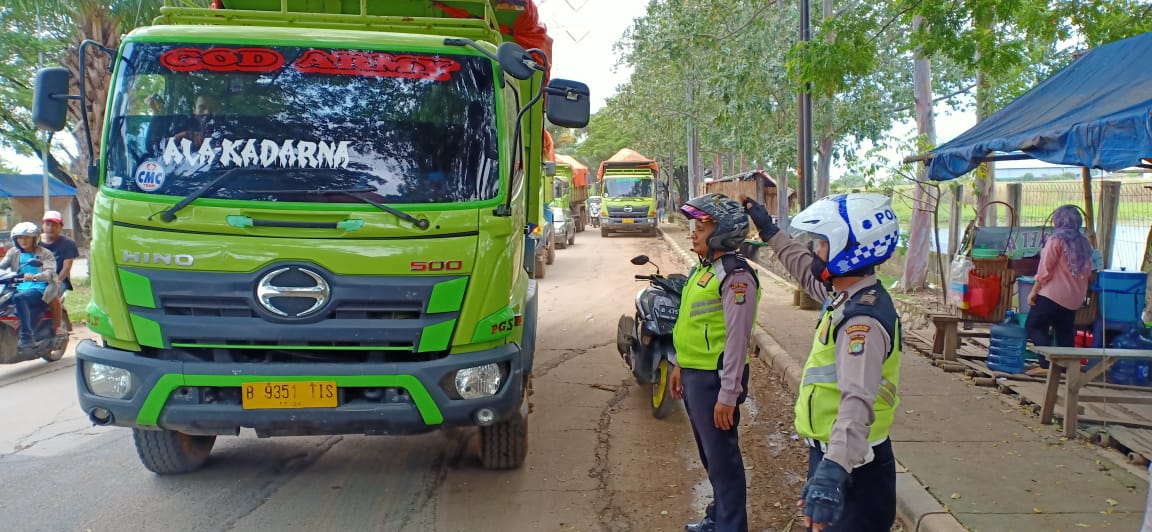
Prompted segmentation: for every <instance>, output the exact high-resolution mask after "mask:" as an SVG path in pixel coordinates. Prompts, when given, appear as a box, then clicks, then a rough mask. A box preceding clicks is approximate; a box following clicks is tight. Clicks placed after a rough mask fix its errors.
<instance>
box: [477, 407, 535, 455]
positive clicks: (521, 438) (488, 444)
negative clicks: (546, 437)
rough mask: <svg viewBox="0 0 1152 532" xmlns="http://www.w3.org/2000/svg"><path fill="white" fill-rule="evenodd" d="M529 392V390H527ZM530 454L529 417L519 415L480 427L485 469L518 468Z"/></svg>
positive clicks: (481, 451) (481, 449) (481, 452)
mask: <svg viewBox="0 0 1152 532" xmlns="http://www.w3.org/2000/svg"><path fill="white" fill-rule="evenodd" d="M525 393H527V392H525ZM526 456H528V418H527V417H520V416H519V415H517V416H516V417H515V418H512V419H509V420H507V421H502V422H500V423H497V424H495V425H491V426H488V427H480V465H482V466H483V467H484V469H516V468H518V467H520V466H521V465H523V464H524V458H525V457H526Z"/></svg>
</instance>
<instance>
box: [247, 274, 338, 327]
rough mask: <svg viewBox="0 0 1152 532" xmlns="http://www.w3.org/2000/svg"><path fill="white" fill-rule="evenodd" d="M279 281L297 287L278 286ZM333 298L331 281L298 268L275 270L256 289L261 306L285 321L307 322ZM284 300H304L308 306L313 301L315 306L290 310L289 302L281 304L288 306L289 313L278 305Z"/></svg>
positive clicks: (294, 306) (300, 306)
mask: <svg viewBox="0 0 1152 532" xmlns="http://www.w3.org/2000/svg"><path fill="white" fill-rule="evenodd" d="M300 274H303V275H300ZM277 278H280V279H281V281H288V282H291V283H292V284H293V285H294V286H283V285H277V284H276V279H277ZM330 294H331V289H330V288H329V287H328V281H325V280H324V278H323V277H321V276H320V274H318V273H316V272H314V271H312V270H309V269H306V268H300V267H298V266H291V267H287V268H277V269H275V270H272V271H270V272H268V273H267V274H266V275H264V277H261V278H260V282H259V283H258V284H257V285H256V300H257V301H259V302H260V306H262V307H264V309H265V310H267V311H268V312H271V313H273V314H275V315H277V316H283V317H285V318H304V317H307V316H310V315H312V314H314V313H316V311H318V310H320V308H321V307H323V306H324V304H325V303H327V302H328V297H329V295H330ZM282 299H302V300H305V301H303V302H304V303H305V304H307V303H308V301H307V300H311V305H310V306H307V307H305V306H304V305H291V306H289V304H290V303H289V302H285V301H280V303H281V304H285V306H288V310H285V309H283V308H281V307H280V306H278V305H277V304H276V301H277V300H282ZM300 309H303V310H300Z"/></svg>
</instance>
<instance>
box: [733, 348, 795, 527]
mask: <svg viewBox="0 0 1152 532" xmlns="http://www.w3.org/2000/svg"><path fill="white" fill-rule="evenodd" d="M752 368H753V373H752V379H751V383H750V384H749V388H750V391H749V396H750V397H749V401H748V403H747V404H746V406H747V407H748V408H746V410H745V416H746V417H745V419H746V420H747V422H745V423H743V425H744V427H743V430H742V431H741V441H740V447H741V450H742V451H743V452H744V467H745V468H746V469H748V472H747V474H748V484H749V486H748V513H749V516H748V518H749V529H750V530H765V531H767V530H779V531H786V530H802V529H803V524H804V523H803V521H804V518H803V517H800V516H801V515H802V514H801V512H800V510H799V509H798V508H796V499H797V498H798V497H799V496H800V490H801V489H803V487H804V481H805V476H806V474H807V473H808V446H807V445H805V444H804V442H802V441H799V440H798V439H796V438H795V431H793V430H792V417H793V416H792V407H793V404H794V398H793V397H792V394H791V393H789V392H788V388H787V387H786V386H785V385H784V383H783V382H781V381H780V378H779V377H778V376H777V375H776V374H775V373H773V372H772V370H771V369H770V368H768V367H767V366H766V365H764V364H762V363H760V362H759V361H753V366H752ZM790 525H791V526H792V528H791V529H790V528H789V526H790Z"/></svg>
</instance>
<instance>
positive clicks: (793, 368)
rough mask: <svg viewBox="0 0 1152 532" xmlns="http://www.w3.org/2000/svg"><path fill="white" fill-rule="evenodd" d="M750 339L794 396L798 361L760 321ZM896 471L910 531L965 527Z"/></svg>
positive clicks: (907, 474) (899, 508)
mask: <svg viewBox="0 0 1152 532" xmlns="http://www.w3.org/2000/svg"><path fill="white" fill-rule="evenodd" d="M660 237H661V238H663V239H664V241H665V242H667V243H668V245H669V246H672V249H674V250H676V252H677V253H679V254H680V256H681V257H682V258H683V259H684V262H685V263H686V264H687V265H688V266H691V265H693V264H695V263H696V261H697V258H696V257H695V256H693V255H691V254H689V253H688V252H686V251H684V249H683V248H681V247H680V243H679V242H676V241H675V240H674V239H673V238H672V237H670V236H668V233H665V232H664V230H663V229H660ZM748 263H749V264H751V265H752V267H753V268H755V269H756V271H757V272H758V273H759V275H761V276H765V275H766V276H769V277H770V278H772V279H774V280H777V281H780V282H782V283H784V284H793V283H791V282H789V281H787V280H785V279H784V278H782V277H780V276H779V275H776V274H775V273H773V272H772V271H770V270H768V269H767V268H764V267H763V266H761V265H759V264H756V263H755V262H754V261H748ZM752 338H753V339H754V340H755V341H756V347H757V350H758V351H759V352H760V353H764V354H767V356H766V357H759V358H758V360H761V363H762V364H764V365H765V366H768V367H770V368H771V369H772V370H773V371H775V372H776V373H777V374H778V375H780V376H781V379H783V381H784V383H785V384H786V385H787V386H788V390H789V391H791V392H792V395H793V396H795V395H796V394H797V393H798V392H799V390H800V377H801V375H803V373H804V370H803V368H802V367H801V366H800V363H799V362H797V359H796V358H795V357H793V356H792V355H791V354H789V353H788V351H786V350H785V349H784V347H783V346H781V345H780V344H779V343H778V342H777V341H776V340H775V339H774V338H772V335H771V334H769V333H768V331H766V330H764V328H762V327H760V325H759V324H757V325H755V326H754V327H753V329H752ZM896 471H897V473H896V515H897V517H898V518H899V519H900V521H902V522H903V523H904V525H905V528H906V529H907V530H909V532H959V531H965V530H968V529H967V528H965V527H964V525H962V524H960V521H959V520H957V519H956V516H954V515H952V514H951V513H950V512H949V511H948V509H947V508H945V507H944V506H942V505H941V504H940V502H939V501H937V500H936V497H934V496H933V495H932V494H931V493H929V492H928V489H927V488H925V487H924V485H923V484H921V483H920V481H919V480H917V479H916V476H915V475H913V474H912V472H911V471H909V470H908V469H907V468H905V467H904V466H903V465H901V464H900V462H899V461H897V462H896Z"/></svg>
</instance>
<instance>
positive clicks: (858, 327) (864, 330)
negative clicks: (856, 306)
mask: <svg viewBox="0 0 1152 532" xmlns="http://www.w3.org/2000/svg"><path fill="white" fill-rule="evenodd" d="M871 330H872V327H869V326H867V325H864V324H863V323H857V324H855V325H849V326H848V328H846V329H844V332H845V333H846V334H849V335H851V334H854V333H860V334H868V331H871Z"/></svg>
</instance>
